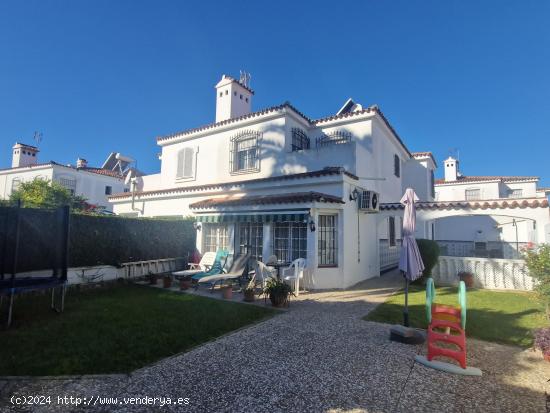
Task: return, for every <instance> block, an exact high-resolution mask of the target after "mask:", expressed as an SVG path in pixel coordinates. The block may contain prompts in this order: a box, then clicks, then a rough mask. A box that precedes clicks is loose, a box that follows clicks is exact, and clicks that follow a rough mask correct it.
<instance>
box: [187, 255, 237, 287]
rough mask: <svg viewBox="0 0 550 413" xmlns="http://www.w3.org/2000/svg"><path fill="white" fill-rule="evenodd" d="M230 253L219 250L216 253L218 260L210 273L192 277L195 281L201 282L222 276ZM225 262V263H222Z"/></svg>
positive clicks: (201, 273) (204, 272)
mask: <svg viewBox="0 0 550 413" xmlns="http://www.w3.org/2000/svg"><path fill="white" fill-rule="evenodd" d="M228 255H229V254H228V252H227V251H225V250H218V252H217V253H216V259H215V260H214V264H212V267H211V268H210V269H209V270H208V271H202V272H199V273H197V274H195V275H193V276H192V277H191V279H192V280H193V281H199V280H200V279H202V278H204V277H209V276H213V275H218V274H222V273H223V272H224V267H225V263H226V261H227V256H228ZM222 261H223V262H222Z"/></svg>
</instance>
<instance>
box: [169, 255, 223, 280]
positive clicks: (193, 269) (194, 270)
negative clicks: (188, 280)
mask: <svg viewBox="0 0 550 413" xmlns="http://www.w3.org/2000/svg"><path fill="white" fill-rule="evenodd" d="M216 256H217V254H216V253H215V252H205V253H204V255H203V256H202V258H201V260H200V262H199V263H198V264H195V263H191V264H189V269H187V270H183V271H175V272H173V273H172V275H174V276H175V277H176V278H183V277H189V276H191V275H195V274H198V273H201V272H206V271H208V270H210V268H212V266H213V265H214V262H215V261H216Z"/></svg>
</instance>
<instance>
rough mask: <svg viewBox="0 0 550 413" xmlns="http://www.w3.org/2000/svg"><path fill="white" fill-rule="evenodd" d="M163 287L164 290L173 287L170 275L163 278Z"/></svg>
mask: <svg viewBox="0 0 550 413" xmlns="http://www.w3.org/2000/svg"><path fill="white" fill-rule="evenodd" d="M162 286H163V287H164V288H170V287H171V286H172V277H171V276H169V275H165V276H164V277H162Z"/></svg>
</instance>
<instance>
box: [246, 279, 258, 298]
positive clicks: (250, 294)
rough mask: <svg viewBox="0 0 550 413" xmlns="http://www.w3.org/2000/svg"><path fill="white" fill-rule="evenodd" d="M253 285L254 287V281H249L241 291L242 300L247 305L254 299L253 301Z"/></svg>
mask: <svg viewBox="0 0 550 413" xmlns="http://www.w3.org/2000/svg"><path fill="white" fill-rule="evenodd" d="M254 287H255V285H254V280H253V279H252V280H250V281H249V282H248V284H247V286H246V288H245V289H244V290H243V295H244V298H243V301H246V302H247V303H252V302H254V299H255V293H256V291H255V288H254Z"/></svg>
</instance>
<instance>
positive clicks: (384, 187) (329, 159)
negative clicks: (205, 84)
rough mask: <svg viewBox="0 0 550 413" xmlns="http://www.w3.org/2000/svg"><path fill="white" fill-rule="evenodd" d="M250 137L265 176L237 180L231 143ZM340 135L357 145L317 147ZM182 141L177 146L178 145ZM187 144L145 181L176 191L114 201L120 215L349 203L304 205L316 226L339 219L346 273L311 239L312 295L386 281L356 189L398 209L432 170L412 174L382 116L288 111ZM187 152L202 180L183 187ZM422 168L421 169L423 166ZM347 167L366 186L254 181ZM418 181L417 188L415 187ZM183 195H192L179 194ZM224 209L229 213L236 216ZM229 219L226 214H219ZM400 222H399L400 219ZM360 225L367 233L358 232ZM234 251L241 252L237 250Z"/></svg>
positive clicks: (169, 151) (372, 219)
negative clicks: (181, 160) (323, 198)
mask: <svg viewBox="0 0 550 413" xmlns="http://www.w3.org/2000/svg"><path fill="white" fill-rule="evenodd" d="M294 127H299V128H301V129H302V130H303V131H304V132H305V133H306V134H307V135H308V137H309V138H310V149H306V150H300V151H294V152H293V151H292V150H291V145H292V128H294ZM244 130H254V131H258V132H261V134H262V137H261V141H260V169H259V171H257V172H253V173H243V174H232V173H231V171H230V162H229V157H230V149H231V147H230V145H231V137H232V136H234V135H236V134H238V133H239V132H241V131H244ZM333 131H344V132H349V133H351V135H352V142H351V143H346V144H339V145H331V146H329V147H322V148H317V147H316V138H317V137H319V136H322V135H323V134H329V133H331V132H333ZM175 140H178V139H177V138H175V139H174V141H175ZM181 140H182V141H180V142H170V141H161V142H159V145H160V146H161V147H162V154H161V160H162V164H161V172H160V174H155V175H152V176H149V177H147V176H145V177H143V178H142V179H141V180H138V188H139V187H140V186H139V185H141V188H142V190H143V191H151V190H159V189H171V188H175V191H172V192H169V193H162V194H155V193H151V194H142V195H141V194H139V193H138V194H136V195H135V199H134V202H133V205H132V198H131V197H126V198H112V199H111V202H112V203H113V207H114V212H115V213H117V214H125V215H134V216H145V217H158V216H188V215H193V214H194V212H196V211H192V210H191V209H190V208H189V204H191V203H194V202H197V201H200V200H203V199H209V198H213V197H214V198H215V197H219V196H226V195H249V196H254V195H277V194H282V195H283V194H289V193H293V192H309V191H316V192H321V193H325V194H330V195H335V196H338V197H341V198H342V199H343V201H345V203H344V204H332V203H314V204H312V205H303V207H304V208H306V209H309V210H310V212H311V214H312V217H313V219H314V221H315V222H317V217H318V216H319V214H320V213H321V214H323V213H329V214H336V215H337V225H338V265H337V266H336V267H328V268H323V267H319V266H318V257H317V236H318V232H317V231H315V232H311V231H308V253H307V257H306V258H307V261H308V273H307V276H306V280H305V284H306V285H307V286H308V287H309V288H315V289H325V288H347V287H350V286H351V285H353V284H356V283H357V282H359V281H361V280H364V279H366V278H370V277H375V276H379V275H380V263H379V251H378V240H379V238H380V236H379V234H378V227H379V225H378V218H377V214H365V213H358V210H357V204H356V202H355V201H350V200H349V195H350V193H351V192H352V191H353V189H354V188H356V187H360V188H363V189H367V190H375V191H377V192H379V193H380V202H396V201H398V200H399V199H401V196H402V188H403V177H404V176H405V175H409V174H411V175H412V174H416V173H418V174H419V175H420V177H417V178H414V177H413V178H411V179H412V181H413V182H422V185H423V190H424V191H426V185H427V179H429V177H428V176H427V172H426V171H427V169H426V168H425V167H423V166H420V167H419V168H416V169H411V170H410V171H409V170H408V169H407V168H406V167H405V165H406V164H407V163H408V162H416V163H418V162H417V161H416V160H412V161H409V159H410V155H409V153H408V152H407V151H406V150H405V149H404V148H403V147H402V145H401V144H400V143H399V141H398V140H397V138H396V137H395V136H394V135H393V134H392V132H391V131H390V129H389V128H388V127H387V126H386V124H385V123H384V122H382V121H381V120H379V119H378V115H375V114H374V113H366V114H362V115H359V116H350V117H346V118H341V119H337V120H331V121H323V122H319V123H318V124H317V126H311V125H310V124H309V123H308V122H306V121H305V120H304V119H303V118H301V117H300V116H298V115H297V114H296V113H295V112H294V111H292V110H290V109H285V110H284V111H279V112H275V113H268V114H263V115H259V116H257V117H253V118H251V119H247V120H243V121H239V122H238V123H237V124H229V125H226V126H221V127H216V129H215V130H208V129H207V130H205V131H198V132H196V133H192V134H190V135H189V136H184V137H182V138H181ZM185 147H192V148H193V149H194V151H195V154H196V158H195V160H196V163H195V171H194V172H195V173H194V175H193V176H192V177H191V178H187V179H176V168H177V154H178V151H180V150H181V149H183V148H185ZM394 154H397V155H398V156H399V157H400V159H401V168H400V169H401V170H400V176H399V177H396V176H395V175H394ZM419 165H420V164H419ZM329 166H331V167H344V168H345V169H346V170H347V171H348V172H350V173H352V174H355V175H357V176H358V180H355V179H352V178H350V177H348V176H345V175H344V176H343V175H329V176H323V177H316V178H305V179H304V178H301V179H286V180H275V181H269V182H264V183H262V182H260V183H247V182H246V181H249V180H253V179H258V178H268V177H274V176H282V175H290V174H296V173H302V172H310V171H317V170H321V169H323V168H325V167H329ZM415 179H416V180H415ZM219 183H234V184H235V185H229V186H224V187H223V188H211V189H207V190H202V189H199V190H193V187H197V186H201V185H210V184H219ZM177 188H187V189H186V190H185V191H183V190H181V192H178V191H177ZM285 207H286V208H298V207H300V205H299V204H298V205H297V204H289V205H286V206H285V205H275V206H266V205H261V206H246V207H241V208H239V209H240V210H241V211H246V212H251V211H258V212H261V211H262V210H266V209H271V210H272V209H277V210H284V208H285ZM230 210H231V208H224V209H223V212H230ZM212 212H214V213H216V212H222V211H212ZM243 213H244V212H243ZM396 215H397V214H396ZM358 221H359V226H358ZM400 222H401V220H397V221H396V234H397V237H398V238H400ZM229 228H230V237H231V238H232V239H234V237H235V229H234V225H232V224H229ZM263 230H264V243H263V249H264V251H263V255H264V259H265V258H267V257H268V256H269V255H271V253H272V252H271V243H272V234H271V226H270V225H268V224H265V225H264V228H263ZM197 248H198V249H199V250H200V249H201V248H202V233H201V231H198V232H197ZM231 248H234V244H233V243H232V245H231Z"/></svg>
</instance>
